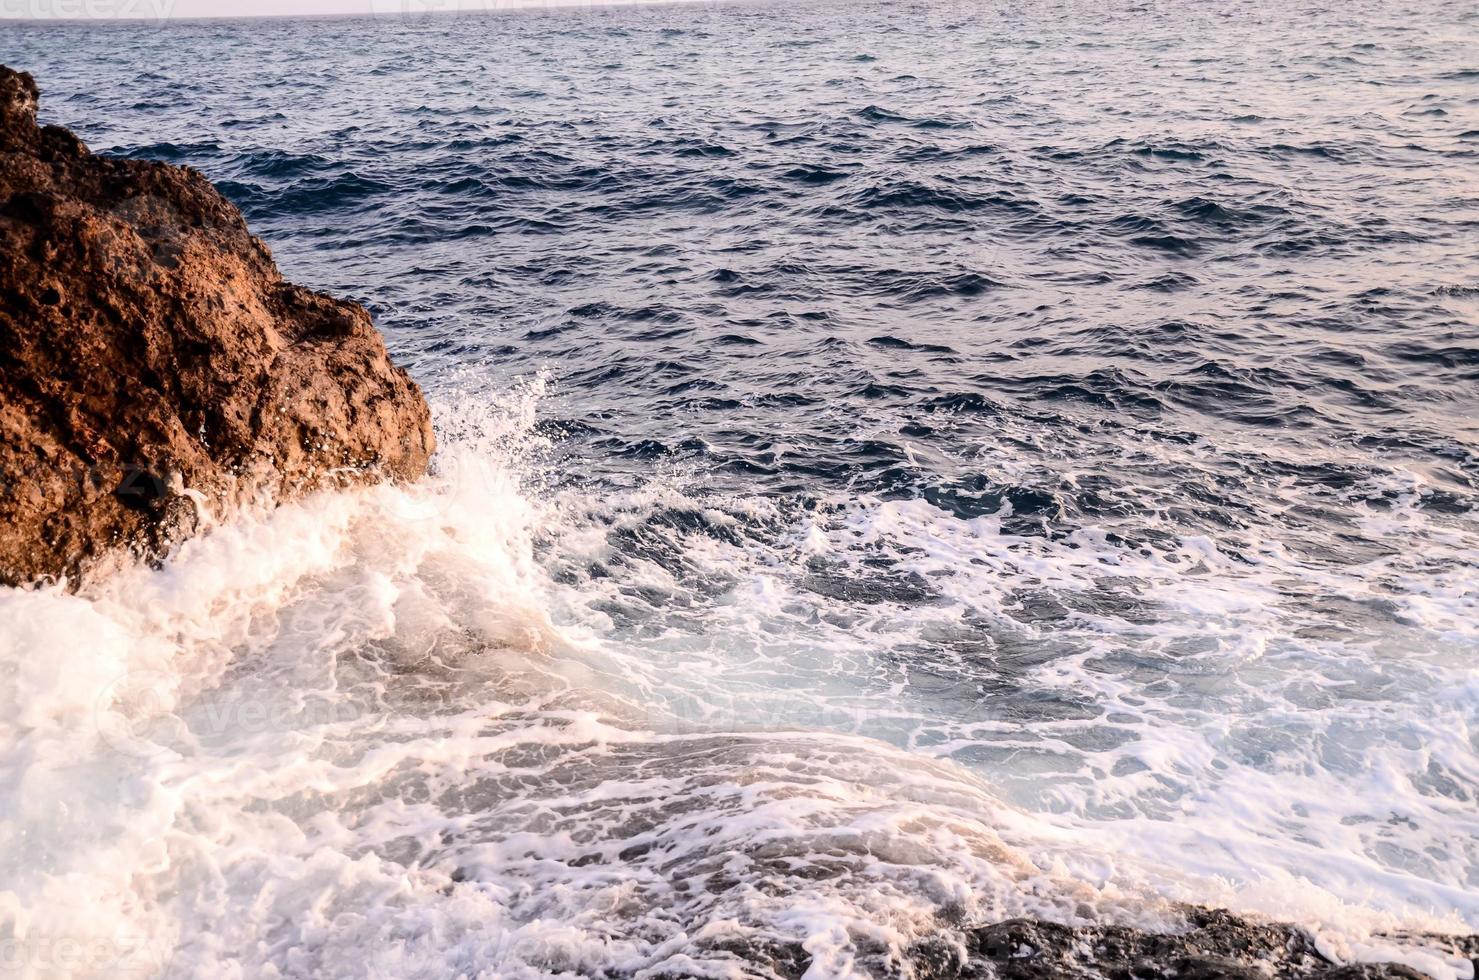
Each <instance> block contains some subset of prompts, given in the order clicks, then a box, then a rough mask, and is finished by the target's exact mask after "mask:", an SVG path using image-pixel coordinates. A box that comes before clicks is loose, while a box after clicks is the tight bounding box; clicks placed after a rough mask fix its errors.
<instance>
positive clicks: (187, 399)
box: [0, 66, 433, 585]
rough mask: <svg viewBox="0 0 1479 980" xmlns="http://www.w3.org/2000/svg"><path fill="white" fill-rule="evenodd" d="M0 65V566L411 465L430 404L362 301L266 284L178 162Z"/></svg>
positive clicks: (74, 574)
mask: <svg viewBox="0 0 1479 980" xmlns="http://www.w3.org/2000/svg"><path fill="white" fill-rule="evenodd" d="M37 103H38V92H37V88H36V84H35V82H34V81H33V80H32V79H31V77H30V76H29V75H27V74H24V73H20V72H16V71H12V70H11V69H9V68H5V67H3V66H0V582H4V583H6V584H12V585H14V584H21V583H26V582H29V581H32V580H35V579H37V578H40V577H46V576H67V577H69V579H71V580H72V581H73V582H75V581H76V580H77V578H78V576H79V575H80V574H85V573H86V571H87V570H88V569H91V568H95V567H96V566H97V565H98V564H99V562H100V561H101V560H102V559H103V558H104V557H105V556H108V555H113V554H118V553H120V552H122V553H125V554H127V553H129V552H132V553H133V554H135V555H141V556H146V557H147V556H158V555H160V554H162V553H163V552H164V551H165V550H167V549H168V548H169V547H170V545H171V544H172V543H173V542H175V541H178V540H180V539H181V538H182V537H185V536H187V535H189V534H190V533H191V532H192V531H193V530H194V529H195V528H196V527H197V526H198V524H199V520H200V511H199V508H200V507H201V506H202V505H203V506H205V507H209V508H211V509H212V510H213V511H214V512H215V513H218V514H219V513H226V512H229V511H230V510H231V509H233V508H235V507H238V506H240V505H242V504H246V503H250V502H268V503H270V502H281V501H284V500H287V499H291V498H293V497H295V496H298V495H301V494H303V493H306V492H309V491H312V490H315V489H319V488H322V487H337V486H343V485H346V484H350V483H356V482H362V481H370V480H379V479H386V478H390V479H411V478H414V477H416V476H417V475H419V474H421V473H422V472H423V471H424V469H425V467H426V464H427V460H428V457H429V456H430V453H431V450H432V445H433V442H432V433H431V424H430V414H429V412H428V410H427V406H426V403H425V400H424V399H423V398H422V396H421V393H420V391H419V390H418V388H417V387H416V385H415V383H414V382H412V381H411V380H410V378H409V377H408V376H407V375H406V373H405V372H404V371H402V370H401V369H400V368H398V367H396V366H395V365H393V364H391V363H390V359H389V357H388V356H387V354H386V350H385V345H384V342H383V341H382V339H381V337H380V335H379V333H378V332H377V331H376V330H375V328H374V325H373V324H372V323H371V320H370V315H369V314H368V313H367V312H366V311H365V310H364V308H362V307H361V306H359V305H357V304H355V303H349V302H345V301H342V300H337V299H333V298H332V297H329V296H325V295H323V294H320V293H315V292H313V291H311V290H308V289H304V288H302V287H300V286H295V285H293V284H291V283H288V282H285V281H284V280H283V278H282V276H281V274H280V273H279V272H278V270H277V267H276V265H275V264H274V263H273V261H272V256H271V253H270V252H269V251H268V249H267V247H266V245H264V244H263V243H262V242H261V241H260V240H259V239H257V238H255V237H254V236H253V235H252V234H251V232H250V231H248V229H247V226H246V222H245V220H244V219H243V218H242V216H241V213H240V212H239V211H238V210H237V209H236V208H235V207H233V206H232V205H231V204H230V203H229V202H227V201H226V199H225V198H223V197H222V196H221V195H220V193H219V192H217V191H216V189H215V188H214V187H213V186H212V185H211V184H210V182H209V181H207V180H206V179H205V178H204V177H203V176H201V175H200V174H199V173H197V172H196V171H194V170H191V169H189V168H188V167H174V166H169V165H166V164H162V163H154V162H149V161H138V160H118V159H110V158H108V157H102V156H96V155H94V154H92V153H90V152H89V151H88V149H87V147H86V146H84V145H83V143H82V141H81V140H79V139H78V138H77V137H76V136H74V135H73V134H71V133H70V132H68V131H67V130H65V129H62V128H60V127H57V126H44V127H43V126H39V125H38V124H37V121H36V111H37Z"/></svg>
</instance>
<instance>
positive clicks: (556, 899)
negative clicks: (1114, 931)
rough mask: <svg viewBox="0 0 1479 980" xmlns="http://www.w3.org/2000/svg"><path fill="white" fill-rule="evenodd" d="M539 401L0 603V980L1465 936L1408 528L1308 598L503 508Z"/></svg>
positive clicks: (1149, 566)
mask: <svg viewBox="0 0 1479 980" xmlns="http://www.w3.org/2000/svg"><path fill="white" fill-rule="evenodd" d="M538 394H539V388H538V386H537V385H535V386H531V387H530V388H528V389H523V390H520V391H518V392H515V393H514V394H513V395H510V396H508V397H505V398H503V399H500V400H499V401H497V402H496V403H490V404H484V405H481V406H480V405H478V404H477V403H476V402H471V401H466V400H463V401H459V402H457V403H456V404H448V405H446V406H444V409H443V411H442V412H441V413H440V418H439V428H440V429H441V431H442V433H443V442H444V447H443V449H442V450H441V452H440V454H439V456H438V460H437V472H436V473H434V474H433V475H432V476H431V477H429V478H428V479H427V480H425V481H424V482H422V483H420V484H418V485H416V486H412V487H405V488H395V487H385V486H382V487H376V488H370V489H364V490H358V491H354V492H348V493H340V494H333V495H323V496H319V497H315V498H313V499H310V500H307V501H303V502H301V503H298V504H295V505H292V506H288V507H283V508H281V509H279V510H277V511H274V512H273V513H271V514H268V515H256V516H250V515H248V516H245V517H243V518H242V519H240V520H236V521H232V522H227V523H224V524H222V525H221V526H219V527H217V528H215V529H214V531H213V532H212V533H211V534H209V535H207V536H205V537H202V538H199V539H196V540H194V541H192V542H190V543H188V544H186V545H185V546H183V547H182V548H181V549H180V550H179V552H178V554H176V555H175V556H174V557H173V558H172V560H171V561H169V562H168V563H167V564H166V565H165V566H164V567H163V568H160V569H147V568H136V569H131V570H127V571H125V572H123V573H120V574H118V575H116V576H114V577H112V578H110V579H108V580H107V581H105V582H102V583H100V584H97V585H95V586H93V587H91V588H90V589H89V590H87V591H86V592H85V593H84V594H82V595H68V594H66V593H65V592H63V591H61V590H58V589H51V590H40V591H27V592H22V591H14V590H12V591H7V592H5V593H3V594H0V622H3V623H4V624H5V628H4V630H3V631H0V665H3V666H0V778H3V780H4V782H5V791H4V793H3V794H0V801H3V802H0V923H3V926H0V930H3V931H0V936H3V937H4V943H5V945H4V949H3V952H4V956H5V961H4V966H5V969H6V972H7V973H9V972H14V973H16V974H18V975H22V976H56V975H64V974H65V975H76V976H86V975H96V976H103V975H108V976H117V975H120V974H123V975H138V976H154V975H164V976H182V977H183V976H228V977H229V976H253V977H255V976H273V975H278V976H289V975H292V976H303V975H311V976H362V975H387V976H397V977H445V976H448V975H486V976H499V977H516V976H545V975H551V974H561V973H564V974H567V975H588V974H591V973H594V972H597V971H600V970H610V971H617V972H623V973H631V974H634V975H639V976H640V975H659V974H662V973H664V972H666V973H667V974H668V975H673V974H681V975H692V976H723V977H740V976H754V975H765V974H764V963H765V962H766V961H765V957H766V956H769V955H784V951H785V950H787V949H791V948H794V947H793V945H792V944H799V946H800V947H801V948H804V949H805V951H806V954H807V956H808V957H809V959H810V963H811V967H810V972H809V973H808V976H813V977H838V976H849V975H861V974H865V973H867V972H868V971H870V970H876V969H877V968H878V967H879V965H880V964H884V963H888V962H895V963H898V962H901V961H902V959H903V958H904V956H905V951H906V950H907V949H908V948H909V946H910V944H911V943H912V942H914V941H915V940H917V939H919V938H920V937H923V936H927V935H942V936H945V937H946V938H947V940H948V939H949V937H951V936H954V935H956V933H955V932H954V931H953V930H954V929H955V928H956V926H957V925H958V924H959V923H967V924H969V923H982V922H988V921H993V920H996V919H1000V918H1004V917H1007V916H1013V915H1021V914H1032V915H1041V916H1045V917H1049V918H1052V919H1055V920H1058V921H1065V922H1074V923H1077V922H1084V921H1090V920H1095V921H1114V922H1128V923H1138V924H1141V925H1146V926H1152V927H1156V926H1165V925H1167V924H1168V923H1170V922H1171V921H1172V918H1171V914H1170V905H1169V903H1170V902H1174V901H1193V902H1211V903H1215V904H1223V905H1229V906H1232V907H1235V908H1238V909H1242V910H1248V911H1253V912H1264V913H1267V914H1270V915H1273V916H1276V917H1279V918H1283V919H1289V918H1294V919H1296V920H1298V921H1301V922H1304V923H1306V924H1308V925H1310V926H1311V927H1312V928H1314V929H1316V930H1318V932H1319V934H1320V936H1321V940H1322V942H1323V943H1324V944H1325V945H1326V948H1328V949H1329V950H1330V951H1331V952H1332V953H1333V954H1334V955H1338V956H1341V957H1344V958H1348V959H1367V958H1377V957H1383V956H1389V955H1392V949H1393V947H1392V944H1391V942H1390V941H1388V940H1383V939H1381V938H1380V936H1379V935H1378V934H1379V933H1381V932H1384V931H1391V930H1394V929H1438V930H1444V929H1465V928H1473V926H1474V924H1475V922H1476V921H1479V900H1476V899H1475V897H1474V896H1475V893H1476V880H1479V879H1476V874H1479V872H1476V867H1479V854H1476V851H1475V847H1476V845H1475V841H1476V840H1479V823H1476V817H1475V810H1474V805H1473V798H1472V792H1473V788H1474V787H1475V786H1479V763H1476V753H1475V747H1474V744H1473V732H1474V730H1475V729H1474V719H1475V710H1476V704H1479V676H1476V674H1475V672H1474V667H1473V666H1472V659H1471V656H1469V655H1471V654H1472V650H1473V645H1472V640H1473V636H1474V634H1473V626H1472V624H1473V622H1474V617H1473V616H1472V615H1471V613H1472V612H1473V605H1474V601H1475V595H1474V579H1473V576H1472V570H1473V568H1474V566H1475V563H1476V551H1475V550H1474V541H1475V538H1474V536H1473V534H1472V533H1471V532H1472V529H1471V528H1466V527H1458V526H1453V527H1443V528H1438V527H1433V528H1426V527H1418V525H1420V524H1422V523H1423V522H1426V521H1428V520H1429V518H1427V517H1425V516H1424V515H1423V514H1422V513H1421V512H1420V511H1419V510H1418V509H1416V508H1415V507H1413V506H1411V504H1410V502H1409V505H1408V506H1407V507H1406V508H1405V509H1399V510H1397V511H1395V512H1391V513H1388V514H1386V515H1385V516H1384V517H1382V518H1381V519H1383V520H1391V521H1397V522H1399V523H1400V524H1401V527H1402V529H1403V533H1406V534H1414V533H1419V532H1420V533H1422V535H1423V540H1424V541H1425V542H1427V545H1428V548H1427V550H1425V552H1424V553H1423V554H1420V555H1419V554H1402V555H1396V556H1393V557H1391V558H1388V559H1384V560H1383V561H1382V562H1380V563H1378V564H1376V565H1373V566H1371V567H1364V568H1339V567H1335V566H1331V567H1323V566H1321V565H1320V564H1319V563H1318V562H1312V561H1310V560H1308V559H1303V558H1298V557H1295V556H1292V555H1291V554H1290V553H1289V552H1288V551H1287V550H1286V549H1285V548H1283V547H1282V546H1281V545H1280V544H1279V543H1278V542H1276V541H1267V542H1251V543H1250V546H1249V549H1248V552H1247V553H1246V554H1245V555H1244V556H1243V558H1242V559H1241V560H1234V559H1232V558H1230V557H1228V556H1227V555H1226V554H1224V553H1223V552H1222V551H1220V550H1219V548H1218V547H1217V543H1216V542H1213V541H1210V540H1207V539H1205V538H1201V539H1199V538H1190V537H1189V538H1185V539H1183V540H1181V541H1180V543H1179V544H1177V545H1176V546H1175V547H1174V548H1173V549H1171V550H1160V551H1156V550H1153V549H1145V550H1144V551H1140V552H1136V551H1132V550H1129V549H1126V548H1123V547H1116V546H1114V545H1112V544H1110V543H1109V542H1108V540H1107V538H1106V536H1105V534H1104V533H1103V532H1102V531H1095V530H1093V529H1086V530H1084V531H1081V532H1078V533H1077V534H1075V535H1073V536H1071V537H1068V538H1066V539H1062V540H1050V539H1048V538H1028V537H1014V536H1012V535H1009V534H1006V533H1004V532H1003V530H1002V525H1001V521H1000V519H999V518H980V519H976V520H961V519H959V518H957V517H953V516H951V515H948V514H946V513H945V512H943V511H940V510H937V509H935V508H932V507H930V506H929V505H927V504H924V503H922V502H917V501H916V502H908V501H880V500H870V499H861V500H838V501H835V502H833V504H832V505H831V506H829V507H825V508H822V509H820V510H819V511H817V512H816V513H814V514H810V515H807V516H800V517H798V516H792V515H789V514H787V513H785V512H784V511H783V510H782V509H781V508H780V507H779V506H778V505H775V504H771V503H767V502H764V501H753V500H719V499H709V498H697V497H694V496H692V495H690V494H687V493H685V492H684V491H683V489H682V487H681V486H680V485H673V484H671V483H662V482H657V483H654V484H652V485H649V486H648V487H646V488H644V489H641V490H638V491H632V492H628V493H624V494H616V493H613V494H611V495H607V496H604V497H593V496H591V495H589V494H586V493H580V494H577V493H574V492H571V491H563V492H541V493H535V492H532V491H531V490H530V489H529V487H530V480H529V479H528V477H529V476H530V474H528V473H527V472H526V471H525V462H524V461H526V460H527V459H529V458H530V455H531V444H532V443H536V442H537V440H535V439H534V437H533V436H532V434H531V433H532V423H533V415H534V407H535V404H536V401H537V398H538ZM532 448H537V446H533V447H532ZM880 568H882V569H885V570H886V574H884V573H881V572H880V571H879V569H880ZM1290 580H1298V581H1299V582H1301V583H1303V584H1304V586H1305V587H1306V588H1301V589H1298V590H1294V589H1290V588H1289V587H1288V586H1287V583H1288V582H1289V581H1290ZM1310 588H1313V589H1316V590H1318V591H1321V592H1323V593H1324V594H1326V595H1328V596H1330V597H1332V599H1333V600H1339V601H1340V602H1344V603H1350V604H1352V605H1351V606H1350V607H1349V608H1357V609H1358V608H1360V606H1359V603H1361V602H1363V601H1367V600H1368V599H1380V601H1382V602H1389V603H1393V604H1395V605H1396V606H1398V607H1400V616H1398V617H1397V618H1396V620H1395V622H1398V623H1400V625H1389V626H1388V627H1387V628H1386V632H1382V633H1373V632H1372V631H1371V630H1370V629H1366V628H1365V627H1364V626H1363V627H1361V628H1359V629H1357V628H1352V629H1350V630H1347V631H1344V632H1342V631H1338V630H1332V629H1330V628H1329V627H1330V624H1331V619H1332V616H1334V617H1336V618H1338V615H1339V614H1338V612H1337V613H1332V612H1331V611H1330V610H1329V609H1328V608H1318V607H1316V608H1310V607H1307V606H1303V605H1301V601H1300V599H1299V597H1300V596H1302V595H1305V594H1306V593H1307V592H1308V591H1309V589H1310ZM1134 596H1139V597H1140V598H1141V599H1142V600H1143V602H1142V603H1141V604H1139V605H1134V604H1127V603H1125V602H1110V601H1108V598H1107V597H1117V598H1119V599H1124V598H1126V597H1134ZM1039 600H1041V601H1042V602H1045V603H1046V602H1048V601H1049V600H1052V601H1053V602H1056V603H1058V606H1056V607H1053V608H1054V609H1061V614H1060V613H1059V612H1051V615H1052V616H1055V617H1056V618H1055V619H1054V620H1053V621H1052V623H1051V624H1048V623H1047V622H1046V621H1045V620H1043V619H1042V617H1043V616H1047V615H1049V614H1050V612H1041V611H1040V612H1038V613H1034V614H1033V615H1028V614H1027V613H1028V611H1029V609H1030V608H1031V607H1032V604H1033V603H1034V602H1037V601H1039ZM1065 603H1071V604H1072V608H1068V607H1066V606H1065V605H1064V604H1065ZM1034 616H1037V617H1038V618H1037V619H1034ZM1384 621H1386V622H1389V623H1390V622H1393V620H1392V619H1391V617H1387V619H1385V620H1384ZM993 677H995V678H998V679H1000V678H1006V680H1005V681H1002V682H1000V683H997V682H995V681H993ZM1465 794H1468V795H1465ZM961 954H962V955H963V950H962V951H961ZM1400 955H1402V956H1404V957H1406V958H1407V959H1408V961H1409V962H1412V963H1413V965H1418V966H1420V968H1422V969H1425V970H1427V971H1428V972H1430V973H1431V974H1432V975H1433V976H1435V977H1455V978H1457V977H1466V976H1469V975H1470V972H1471V971H1469V968H1468V965H1467V964H1465V963H1463V962H1460V961H1457V960H1451V959H1445V958H1443V956H1442V955H1441V954H1439V953H1437V952H1434V951H1423V950H1421V949H1407V950H1406V951H1405V952H1402V953H1401V954H1400Z"/></svg>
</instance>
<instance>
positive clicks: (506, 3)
mask: <svg viewBox="0 0 1479 980" xmlns="http://www.w3.org/2000/svg"><path fill="white" fill-rule="evenodd" d="M619 2H627V3H630V2H632V0H0V20H17V19H21V20H32V19H38V20H119V19H130V20H155V21H159V20H169V19H172V18H177V17H178V18H186V17H277V16H284V15H293V14H297V15H313V14H371V13H373V14H382V15H390V16H394V15H400V14H425V13H431V12H438V11H444V12H448V13H455V12H457V11H474V10H501V9H508V8H514V7H570V6H583V7H591V6H600V5H604V4H608V3H619Z"/></svg>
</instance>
